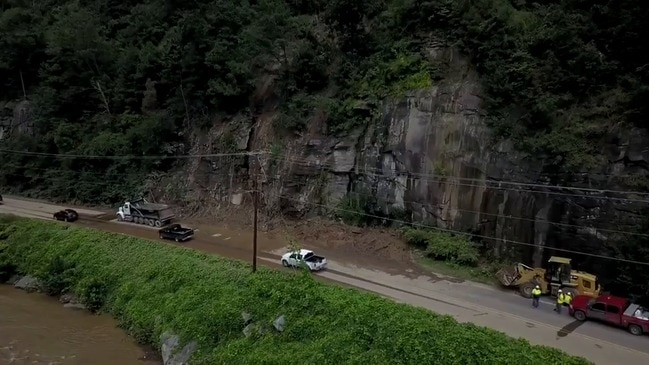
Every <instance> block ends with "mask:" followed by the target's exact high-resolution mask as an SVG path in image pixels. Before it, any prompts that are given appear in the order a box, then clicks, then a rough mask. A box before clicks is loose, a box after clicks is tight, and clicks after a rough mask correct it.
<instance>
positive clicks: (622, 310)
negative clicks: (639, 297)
mask: <svg viewBox="0 0 649 365" xmlns="http://www.w3.org/2000/svg"><path fill="white" fill-rule="evenodd" d="M570 314H571V315H572V316H574V317H575V319H577V320H578V321H585V320H586V319H594V320H597V321H600V322H605V323H609V324H612V325H614V326H618V327H622V328H626V329H628V330H629V332H631V334H633V335H636V336H640V335H642V334H643V333H649V310H647V309H645V308H642V307H641V306H639V305H637V304H633V303H631V301H630V300H629V299H626V298H622V297H616V296H613V295H602V296H599V297H597V298H593V297H591V296H588V295H577V296H576V297H575V298H574V299H573V300H572V306H571V308H570Z"/></svg>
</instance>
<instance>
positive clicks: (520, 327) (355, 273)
mask: <svg viewBox="0 0 649 365" xmlns="http://www.w3.org/2000/svg"><path fill="white" fill-rule="evenodd" d="M61 208H62V207H59V206H55V205H50V204H47V203H43V202H35V201H26V200H22V199H14V198H8V197H5V205H4V206H2V205H0V213H13V214H16V215H22V216H29V217H33V218H41V219H51V213H53V212H55V211H57V210H59V209H61ZM78 211H79V213H80V214H81V215H82V219H81V220H80V221H79V222H78V223H75V224H78V225H84V226H88V227H92V228H97V229H101V230H108V231H113V232H120V233H126V234H131V235H136V236H139V237H143V238H149V239H157V233H156V231H155V229H152V228H149V227H141V226H133V225H131V224H125V223H116V222H111V221H109V219H106V218H104V219H101V218H100V217H101V215H102V214H103V213H104V212H101V211H99V210H81V209H79V210H78ZM108 216H109V217H112V215H110V214H109V215H108ZM184 245H185V246H188V247H190V248H194V249H197V250H201V251H205V252H209V253H215V254H220V255H224V256H228V257H233V258H238V259H249V257H250V254H251V250H250V238H249V232H237V231H232V230H226V229H224V228H221V227H216V226H214V227H208V228H202V227H201V230H200V231H199V232H197V234H196V237H195V239H194V240H193V241H190V242H188V243H186V244H184ZM282 252H284V248H283V247H282V242H271V240H270V239H266V238H265V237H264V235H263V234H262V235H261V236H260V255H259V256H260V264H264V265H267V266H272V267H278V261H277V259H278V257H279V254H280V253H282ZM325 254H326V255H327V256H329V254H330V253H329V252H325ZM331 255H332V256H330V257H332V259H331V260H330V267H329V270H327V271H325V272H322V273H318V274H316V275H317V276H318V277H319V278H322V279H326V280H332V281H336V282H339V283H343V284H346V285H350V286H354V287H358V288H361V289H364V290H368V291H372V292H375V293H377V294H379V295H382V296H385V297H388V298H392V299H394V300H396V301H398V302H403V303H408V304H411V305H415V306H420V307H423V308H427V309H430V310H432V311H434V312H437V313H441V314H447V315H451V316H453V317H455V318H456V319H457V320H459V321H461V322H471V323H475V324H477V325H483V326H487V327H490V328H494V329H496V330H500V331H503V332H505V333H507V334H509V335H510V336H513V337H522V338H525V339H527V340H529V341H530V342H532V343H535V344H540V345H546V346H552V347H556V348H559V349H562V350H564V351H566V352H568V353H571V354H574V355H577V356H583V357H585V358H588V359H589V360H591V361H593V362H594V363H596V364H621V363H630V364H631V363H632V364H649V336H646V335H645V336H642V337H638V336H633V335H631V334H629V333H627V332H626V331H624V330H622V329H618V328H613V327H609V326H606V325H603V324H599V323H594V322H585V323H582V322H577V321H575V320H574V319H572V318H571V317H570V316H568V314H567V313H563V314H562V315H558V314H556V313H555V312H553V311H552V308H553V305H552V302H551V301H549V300H544V301H542V305H541V307H540V308H538V309H535V308H532V307H531V303H530V301H529V300H527V299H524V298H522V297H520V296H518V295H517V294H515V293H514V292H512V291H506V290H500V289H498V288H493V287H489V286H486V285H482V284H477V283H472V282H466V281H465V282H460V281H458V280H450V279H449V280H445V279H440V278H439V277H431V276H427V275H413V274H412V272H410V270H406V272H402V273H399V271H400V270H401V271H403V269H401V268H394V269H393V270H387V269H385V270H377V269H368V268H364V267H358V266H356V265H354V264H353V263H349V262H346V260H342V259H340V260H338V259H337V258H340V257H343V256H342V255H341V253H340V252H331ZM385 265H389V263H385ZM373 267H377V266H373ZM388 271H389V273H388ZM566 312H567V311H566Z"/></svg>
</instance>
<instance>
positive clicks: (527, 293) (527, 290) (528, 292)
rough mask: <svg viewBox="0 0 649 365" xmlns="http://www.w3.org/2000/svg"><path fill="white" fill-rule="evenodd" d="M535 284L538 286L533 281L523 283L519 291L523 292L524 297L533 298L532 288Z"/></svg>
mask: <svg viewBox="0 0 649 365" xmlns="http://www.w3.org/2000/svg"><path fill="white" fill-rule="evenodd" d="M535 286H536V284H534V283H532V282H529V283H525V284H521V285H520V286H519V287H518V291H519V292H520V293H521V296H522V297H523V298H531V297H532V289H534V287H535Z"/></svg>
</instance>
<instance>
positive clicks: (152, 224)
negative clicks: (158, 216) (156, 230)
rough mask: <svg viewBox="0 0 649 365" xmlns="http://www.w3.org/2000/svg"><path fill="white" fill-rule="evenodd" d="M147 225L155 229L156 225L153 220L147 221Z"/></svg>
mask: <svg viewBox="0 0 649 365" xmlns="http://www.w3.org/2000/svg"><path fill="white" fill-rule="evenodd" d="M146 223H147V224H148V225H149V226H151V227H153V226H154V225H155V223H154V222H153V219H147V221H146Z"/></svg>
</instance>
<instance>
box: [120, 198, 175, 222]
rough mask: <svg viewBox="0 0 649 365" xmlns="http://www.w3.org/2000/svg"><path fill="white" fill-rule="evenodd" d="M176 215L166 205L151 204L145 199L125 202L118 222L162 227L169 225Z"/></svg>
mask: <svg viewBox="0 0 649 365" xmlns="http://www.w3.org/2000/svg"><path fill="white" fill-rule="evenodd" d="M175 217H176V215H175V214H174V212H173V209H171V207H170V206H168V205H166V204H155V203H149V202H147V201H146V200H144V199H138V200H135V201H131V202H125V203H124V204H123V205H122V206H121V207H119V209H118V211H117V220H118V221H120V222H133V223H137V224H147V225H149V226H152V227H154V226H155V227H162V226H164V225H167V224H169V223H170V222H171V221H172V220H173V219H174V218H175Z"/></svg>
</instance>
